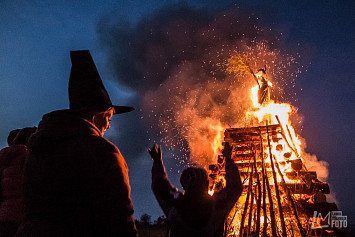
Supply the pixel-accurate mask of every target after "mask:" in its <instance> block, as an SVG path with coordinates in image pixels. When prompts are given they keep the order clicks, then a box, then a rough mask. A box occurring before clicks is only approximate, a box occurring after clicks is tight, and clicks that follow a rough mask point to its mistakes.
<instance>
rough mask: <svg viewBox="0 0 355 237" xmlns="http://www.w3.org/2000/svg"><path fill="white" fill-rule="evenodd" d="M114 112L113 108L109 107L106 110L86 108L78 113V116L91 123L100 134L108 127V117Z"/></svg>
mask: <svg viewBox="0 0 355 237" xmlns="http://www.w3.org/2000/svg"><path fill="white" fill-rule="evenodd" d="M113 114H114V108H113V107H110V108H108V109H107V110H106V111H100V110H95V109H92V110H87V111H84V112H82V113H81V114H80V116H81V117H82V118H84V119H86V120H88V121H90V122H91V123H93V124H94V125H95V126H96V127H97V128H98V129H99V130H100V132H101V135H103V134H104V132H105V131H106V130H107V129H109V128H110V119H111V118H112V116H113Z"/></svg>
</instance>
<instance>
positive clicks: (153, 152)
mask: <svg viewBox="0 0 355 237" xmlns="http://www.w3.org/2000/svg"><path fill="white" fill-rule="evenodd" d="M148 152H149V154H150V156H151V157H152V159H153V161H160V160H162V152H161V147H160V146H158V145H157V144H154V145H153V146H152V148H150V149H148Z"/></svg>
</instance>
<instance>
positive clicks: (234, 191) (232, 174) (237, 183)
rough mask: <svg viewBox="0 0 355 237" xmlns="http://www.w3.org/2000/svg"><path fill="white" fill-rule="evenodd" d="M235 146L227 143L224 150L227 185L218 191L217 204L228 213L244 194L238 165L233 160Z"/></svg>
mask: <svg viewBox="0 0 355 237" xmlns="http://www.w3.org/2000/svg"><path fill="white" fill-rule="evenodd" d="M232 150H233V147H232V146H230V145H229V143H228V142H227V143H225V145H224V149H223V151H222V154H223V156H224V157H225V161H226V163H225V170H226V176H225V178H226V187H225V188H223V189H222V190H221V191H219V192H218V193H216V201H217V205H221V207H220V208H221V209H224V210H225V211H226V212H227V213H228V212H229V211H230V210H231V209H232V207H233V205H234V204H235V203H236V202H237V201H238V198H239V197H240V195H241V194H242V191H243V185H242V181H241V179H240V175H239V170H238V167H237V165H236V164H235V163H234V161H233V160H232Z"/></svg>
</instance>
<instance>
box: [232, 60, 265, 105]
mask: <svg viewBox="0 0 355 237" xmlns="http://www.w3.org/2000/svg"><path fill="white" fill-rule="evenodd" d="M227 72H229V73H240V72H242V73H250V74H251V75H252V76H253V78H254V79H255V81H256V83H258V87H259V89H258V103H259V104H260V105H262V106H264V105H266V104H268V103H269V101H270V89H269V81H268V78H267V69H266V65H265V66H264V68H260V69H258V70H257V72H256V73H254V71H253V69H252V68H251V66H250V64H249V61H248V59H247V57H246V56H243V55H235V56H233V57H231V58H230V59H229V60H228V63H227Z"/></svg>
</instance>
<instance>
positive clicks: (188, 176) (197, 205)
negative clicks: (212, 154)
mask: <svg viewBox="0 0 355 237" xmlns="http://www.w3.org/2000/svg"><path fill="white" fill-rule="evenodd" d="M148 151H149V154H150V155H151V157H152V158H153V167H152V190H153V192H154V195H155V197H156V199H157V201H158V203H159V205H160V207H161V208H162V210H163V212H164V214H165V215H166V216H167V221H168V233H167V236H169V237H190V236H191V237H192V236H194V237H195V236H199V237H207V236H208V237H209V236H223V226H224V221H225V218H226V217H227V216H228V214H229V212H230V211H231V209H232V208H233V206H234V204H235V203H236V202H237V200H238V198H239V196H240V195H241V193H242V189H243V187H242V183H241V180H240V176H239V171H238V167H237V166H236V165H235V163H234V162H233V160H232V159H231V151H232V148H231V147H230V146H229V144H228V143H226V145H225V148H224V150H223V155H224V156H225V157H226V187H225V188H223V189H222V190H220V191H219V192H216V193H214V195H213V196H210V195H209V194H208V177H207V172H206V171H205V170H204V169H202V168H196V167H190V168H187V169H185V170H184V171H183V172H182V174H181V177H180V183H181V185H182V187H183V189H184V190H185V192H180V191H178V190H177V189H176V188H175V187H174V186H173V185H172V184H171V183H170V181H169V179H168V177H167V174H166V171H165V167H164V164H163V160H162V151H161V148H160V147H159V146H157V145H154V146H153V147H152V148H151V149H149V150H148Z"/></svg>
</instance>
